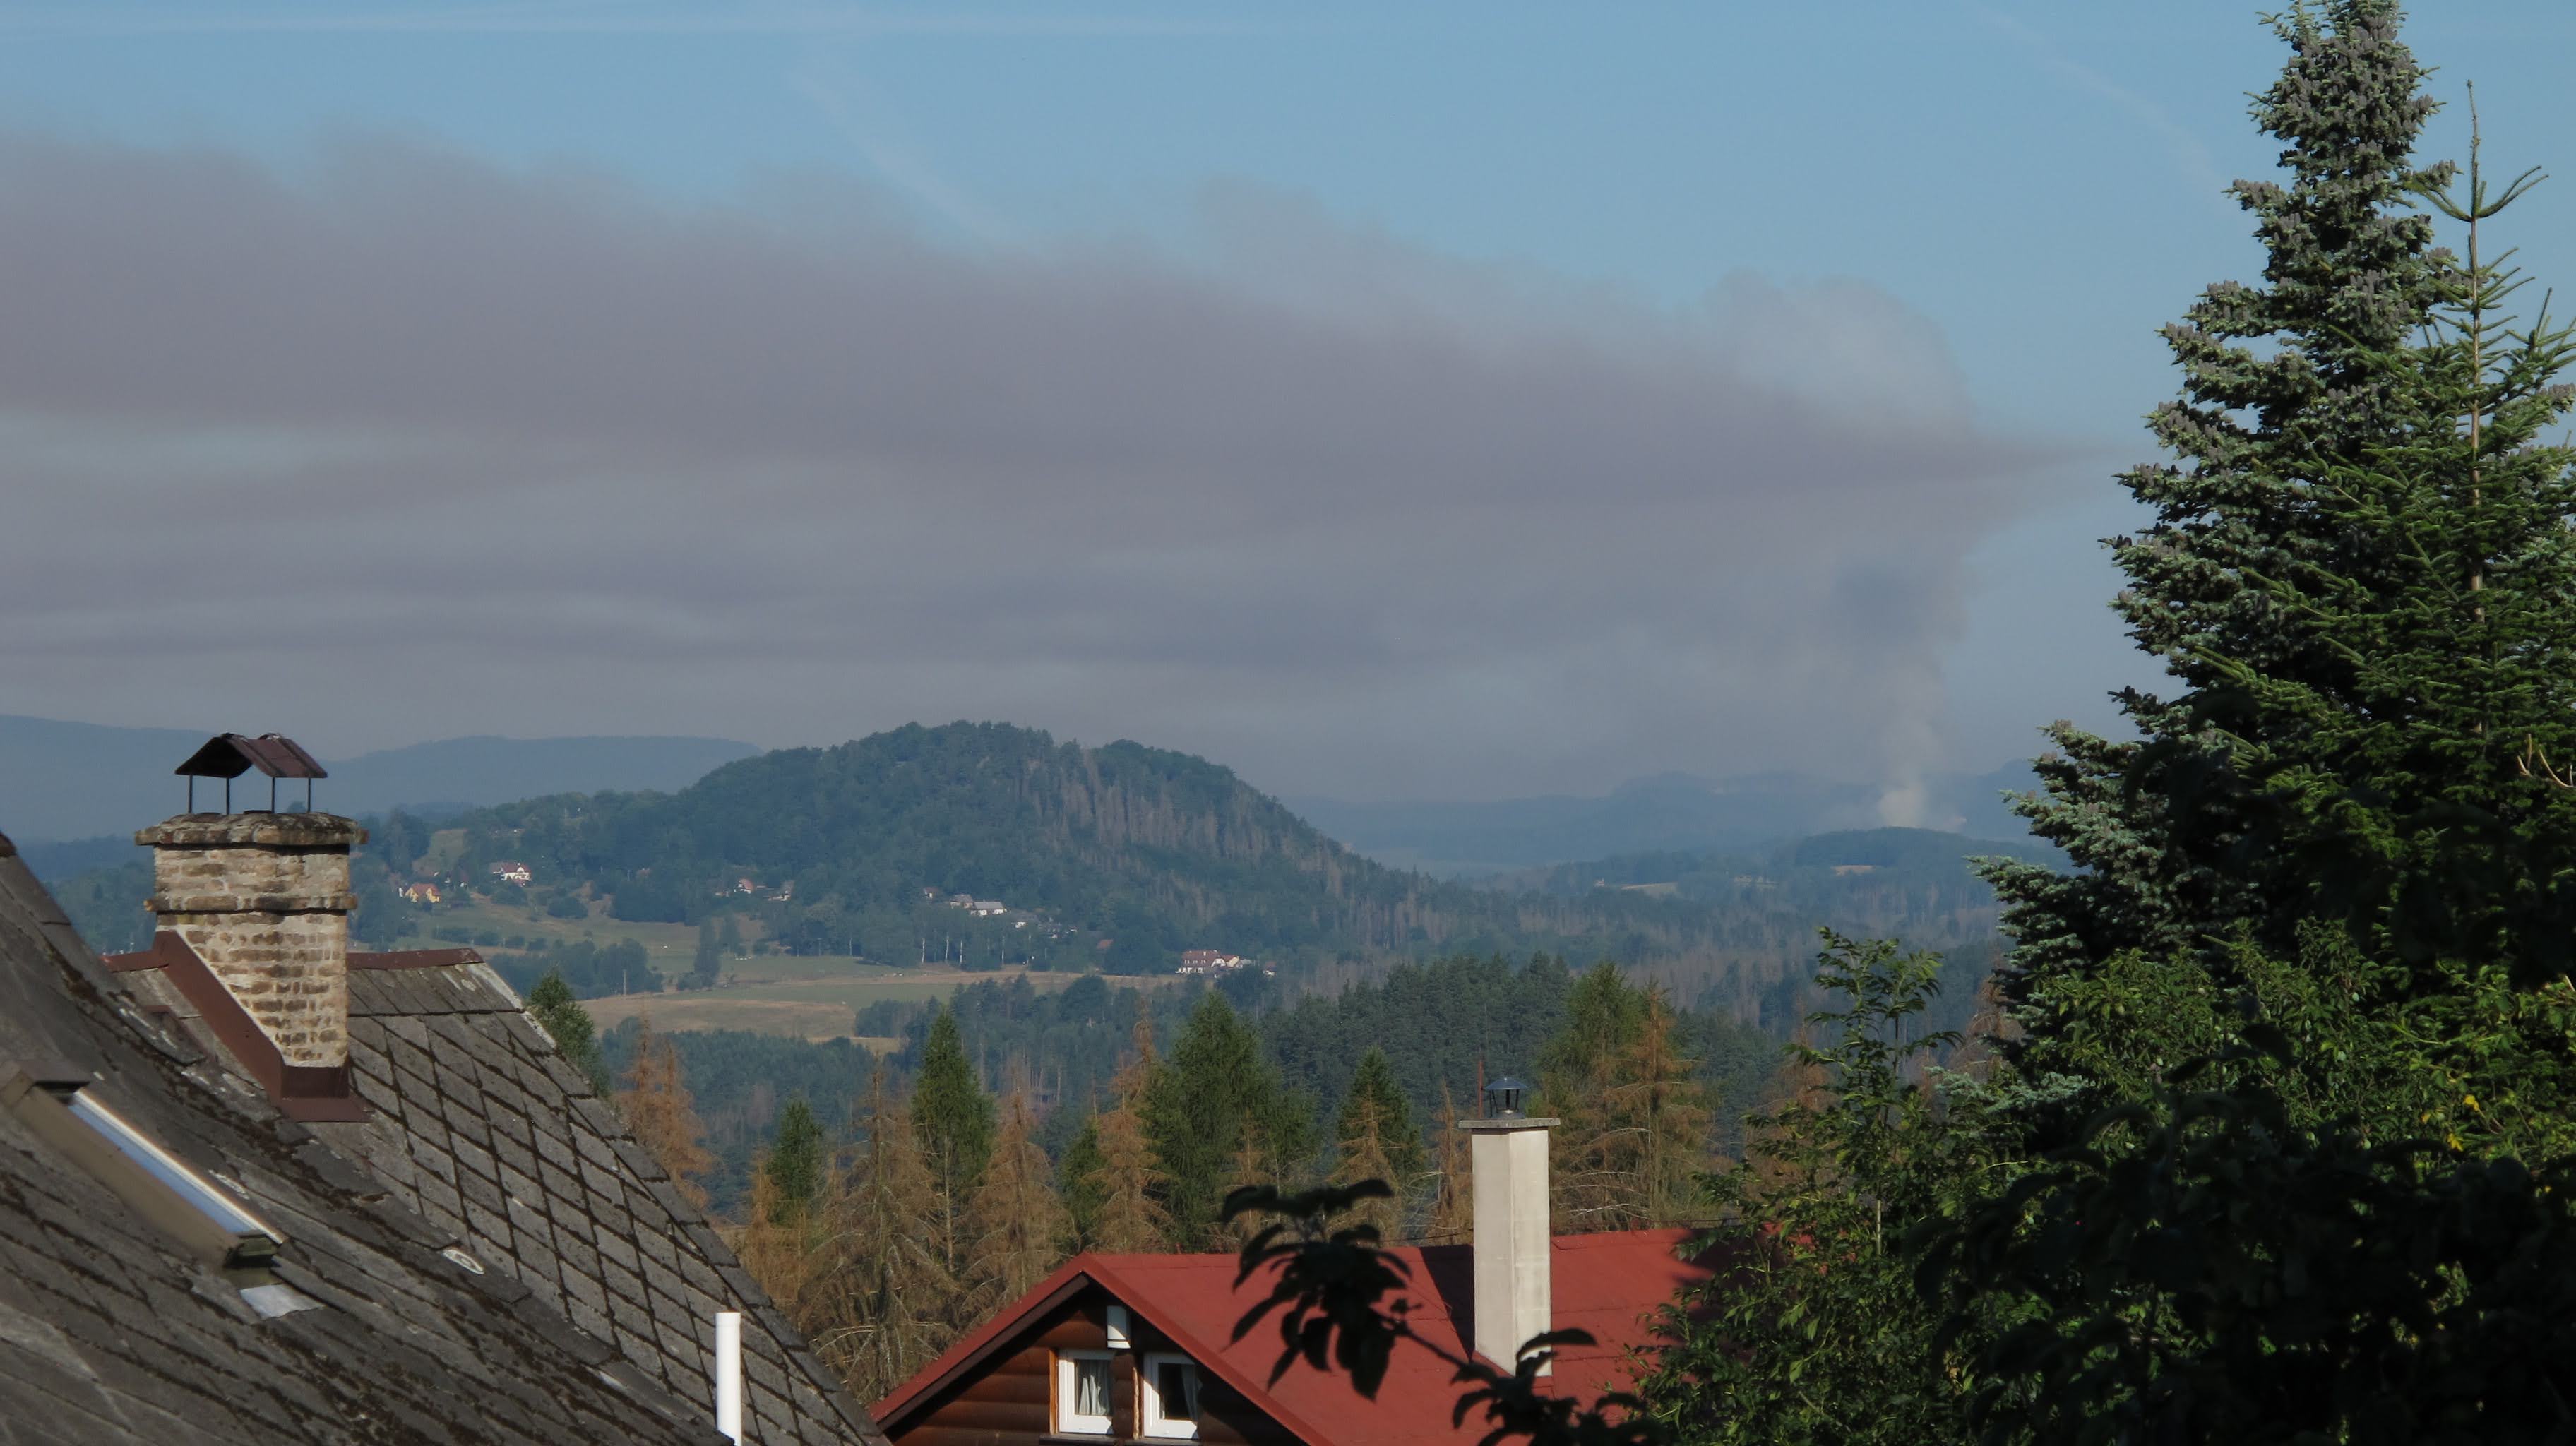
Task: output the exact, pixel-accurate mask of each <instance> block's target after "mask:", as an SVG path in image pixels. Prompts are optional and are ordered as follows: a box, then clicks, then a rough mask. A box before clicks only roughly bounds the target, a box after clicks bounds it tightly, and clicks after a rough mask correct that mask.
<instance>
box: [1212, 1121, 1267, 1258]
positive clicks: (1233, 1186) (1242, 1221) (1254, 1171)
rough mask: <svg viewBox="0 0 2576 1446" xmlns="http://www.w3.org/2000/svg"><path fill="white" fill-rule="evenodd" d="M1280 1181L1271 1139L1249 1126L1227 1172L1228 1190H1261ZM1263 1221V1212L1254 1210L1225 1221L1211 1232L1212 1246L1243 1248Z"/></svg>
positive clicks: (1228, 1191) (1214, 1247)
mask: <svg viewBox="0 0 2576 1446" xmlns="http://www.w3.org/2000/svg"><path fill="white" fill-rule="evenodd" d="M1278 1183H1279V1176H1278V1172H1277V1171H1276V1170H1274V1169H1273V1168H1272V1165H1271V1156H1270V1146H1269V1142H1268V1141H1267V1140H1265V1139H1263V1138H1262V1134H1261V1131H1260V1130H1258V1129H1248V1130H1245V1131H1244V1132H1243V1140H1242V1142H1241V1143H1240V1144H1238V1145H1236V1146H1235V1149H1234V1164H1233V1168H1232V1169H1230V1170H1228V1171H1227V1173H1226V1181H1225V1193H1226V1194H1227V1195H1232V1194H1233V1193H1234V1192H1235V1191H1237V1190H1257V1189H1260V1188H1262V1187H1263V1186H1276V1185H1278ZM1263 1224H1264V1221H1263V1219H1262V1217H1261V1215H1260V1214H1259V1213H1258V1212H1254V1211H1247V1212H1245V1213H1244V1214H1241V1215H1237V1216H1235V1217H1234V1218H1233V1219H1231V1220H1227V1221H1222V1222H1220V1223H1219V1224H1218V1225H1217V1227H1216V1229H1215V1230H1214V1231H1213V1232H1211V1234H1210V1236H1209V1244H1210V1247H1211V1248H1213V1249H1218V1250H1237V1249H1240V1248H1242V1246H1243V1243H1244V1242H1245V1241H1246V1240H1249V1239H1251V1238H1252V1236H1253V1235H1255V1234H1256V1233H1258V1232H1259V1231H1260V1229H1261V1228H1262V1225H1263Z"/></svg>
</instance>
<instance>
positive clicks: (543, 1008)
mask: <svg viewBox="0 0 2576 1446" xmlns="http://www.w3.org/2000/svg"><path fill="white" fill-rule="evenodd" d="M528 1014H529V1016H530V1017H531V1018H533V1019H535V1020H536V1021H537V1025H538V1027H539V1028H541V1029H543V1030H545V1032H546V1037H547V1038H548V1039H551V1040H553V1041H554V1042H555V1048H556V1049H557V1050H559V1051H561V1052H562V1054H563V1057H564V1062H565V1063H566V1064H569V1065H571V1066H572V1067H573V1068H574V1069H575V1070H577V1071H579V1072H580V1074H581V1077H582V1078H584V1079H586V1080H589V1081H590V1087H591V1090H592V1092H593V1093H596V1094H602V1095H604V1094H607V1093H608V1066H607V1065H606V1064H605V1063H604V1062H602V1060H601V1059H600V1057H599V1028H598V1026H597V1025H595V1024H593V1023H592V1022H591V1018H590V1011H589V1010H587V1009H584V1008H582V1007H581V1001H580V1000H578V999H576V998H574V997H573V992H572V986H571V985H570V984H567V983H565V982H564V977H563V973H562V971H560V970H555V969H549V970H547V971H546V977H545V978H543V979H540V980H538V981H537V987H536V988H534V989H531V990H529V991H528Z"/></svg>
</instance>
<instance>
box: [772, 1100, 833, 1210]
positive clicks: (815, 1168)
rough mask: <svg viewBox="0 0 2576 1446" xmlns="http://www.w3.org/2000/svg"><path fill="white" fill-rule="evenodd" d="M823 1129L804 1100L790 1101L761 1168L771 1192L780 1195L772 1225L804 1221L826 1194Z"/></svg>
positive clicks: (780, 1118) (781, 1116)
mask: <svg viewBox="0 0 2576 1446" xmlns="http://www.w3.org/2000/svg"><path fill="white" fill-rule="evenodd" d="M823 1155H824V1151H823V1127H822V1126H821V1125H819V1124H817V1123H815V1121H814V1107H813V1106H811V1105H809V1104H807V1103H805V1102H804V1101H803V1100H801V1099H794V1100H789V1101H788V1102H787V1108H785V1109H783V1110H780V1111H779V1112H778V1130H777V1133H776V1134H775V1135H773V1136H772V1137H771V1139H770V1142H769V1158H768V1160H767V1161H766V1162H765V1163H764V1164H763V1165H762V1166H761V1174H763V1175H764V1176H766V1177H768V1180H769V1184H770V1188H771V1189H773V1190H774V1191H776V1192H777V1198H776V1201H775V1204H774V1205H773V1207H772V1214H771V1217H770V1218H771V1222H772V1223H773V1224H779V1223H785V1222H788V1221H791V1220H799V1219H802V1218H804V1216H805V1215H806V1213H807V1212H808V1211H810V1210H811V1209H812V1208H813V1205H814V1201H815V1197H816V1196H818V1195H820V1194H821V1193H822V1189H823V1172H824V1169H825V1161H824V1158H823Z"/></svg>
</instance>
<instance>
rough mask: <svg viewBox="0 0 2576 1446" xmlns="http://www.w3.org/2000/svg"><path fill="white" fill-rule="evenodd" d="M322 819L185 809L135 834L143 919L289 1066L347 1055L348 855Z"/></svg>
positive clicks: (334, 818)
mask: <svg viewBox="0 0 2576 1446" xmlns="http://www.w3.org/2000/svg"><path fill="white" fill-rule="evenodd" d="M366 840H367V831H366V830H365V829H364V828H361V827H360V826H359V825H358V824H357V823H356V822H355V821H353V820H350V819H346V818H341V817H339V816H338V815H336V814H328V813H267V812H259V813H183V814H180V815H179V816H178V817H176V818H172V819H168V820H166V821H164V822H162V823H158V824H155V825H153V826H152V827H150V828H147V829H143V830H141V831H139V832H137V833H136V834H135V835H134V841H135V842H136V843H138V844H142V845H144V846H146V847H148V848H150V849H151V850H152V876H153V893H152V900H151V908H152V912H153V913H154V914H155V915H157V916H158V918H159V927H160V928H161V929H164V930H167V931H170V932H172V933H175V934H177V935H178V936H179V937H180V938H181V939H182V940H184V941H186V943H187V944H188V946H189V947H190V948H191V949H194V950H195V951H196V952H197V956H198V957H199V958H201V959H203V960H204V961H205V962H206V967H207V968H208V970H210V971H211V972H212V973H213V974H214V976H215V978H216V979H217V980H219V981H220V982H221V983H222V984H223V986H224V988H225V990H226V991H227V992H229V993H230V994H231V995H232V996H233V998H235V999H236V1000H238V1001H240V1003H241V1006H242V1008H243V1009H244V1010H245V1011H247V1012H248V1013H249V1014H250V1017H251V1019H252V1020H253V1021H254V1022H255V1023H257V1024H258V1026H259V1028H260V1032H261V1033H263V1034H265V1035H267V1036H268V1038H269V1041H270V1042H271V1043H273V1044H275V1045H276V1046H277V1050H278V1053H279V1054H280V1055H281V1056H282V1057H283V1058H284V1060H285V1062H286V1063H288V1064H291V1065H304V1066H324V1067H328V1066H334V1065H343V1064H346V1063H347V1062H348V1059H349V912H350V910H351V909H353V908H355V907H356V904H357V900H356V899H355V897H354V896H352V895H351V893H350V892H349V850H350V849H351V848H353V847H354V846H356V845H358V844H361V843H364V842H366Z"/></svg>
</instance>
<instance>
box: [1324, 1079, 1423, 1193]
mask: <svg viewBox="0 0 2576 1446" xmlns="http://www.w3.org/2000/svg"><path fill="white" fill-rule="evenodd" d="M1363 1130H1366V1131H1369V1132H1372V1133H1374V1134H1375V1135H1376V1137H1377V1140H1378V1145H1379V1150H1380V1153H1382V1154H1383V1155H1384V1156H1385V1158H1386V1165H1387V1169H1388V1170H1389V1171H1391V1172H1392V1173H1390V1174H1389V1175H1388V1176H1386V1180H1387V1183H1388V1184H1391V1185H1393V1186H1394V1187H1395V1188H1396V1190H1397V1192H1398V1193H1399V1194H1402V1193H1404V1192H1408V1191H1410V1190H1411V1189H1412V1188H1413V1185H1414V1182H1415V1181H1416V1179H1418V1178H1419V1177H1420V1175H1421V1174H1422V1128H1421V1126H1420V1125H1418V1124H1416V1123H1415V1122H1414V1119H1413V1101H1411V1100H1409V1099H1406V1098H1405V1097H1404V1087H1403V1086H1401V1085H1399V1084H1397V1083H1396V1082H1395V1066H1393V1065H1392V1064H1390V1063H1388V1062H1387V1058H1386V1051H1385V1050H1383V1049H1380V1048H1379V1047H1377V1046H1376V1045H1370V1046H1369V1047H1368V1050H1367V1052H1366V1053H1364V1054H1362V1055H1361V1056H1360V1062H1359V1064H1358V1065H1356V1066H1355V1067H1353V1069H1352V1070H1351V1085H1350V1088H1349V1089H1348V1090H1346V1091H1344V1092H1343V1095H1342V1108H1341V1111H1340V1113H1339V1114H1338V1115H1336V1116H1335V1118H1334V1129H1333V1137H1334V1139H1335V1141H1336V1142H1337V1143H1340V1144H1348V1143H1349V1142H1350V1141H1351V1140H1353V1139H1355V1138H1357V1137H1358V1136H1359V1134H1360V1133H1361V1132H1362V1131H1363ZM1362 1178H1365V1177H1362Z"/></svg>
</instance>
